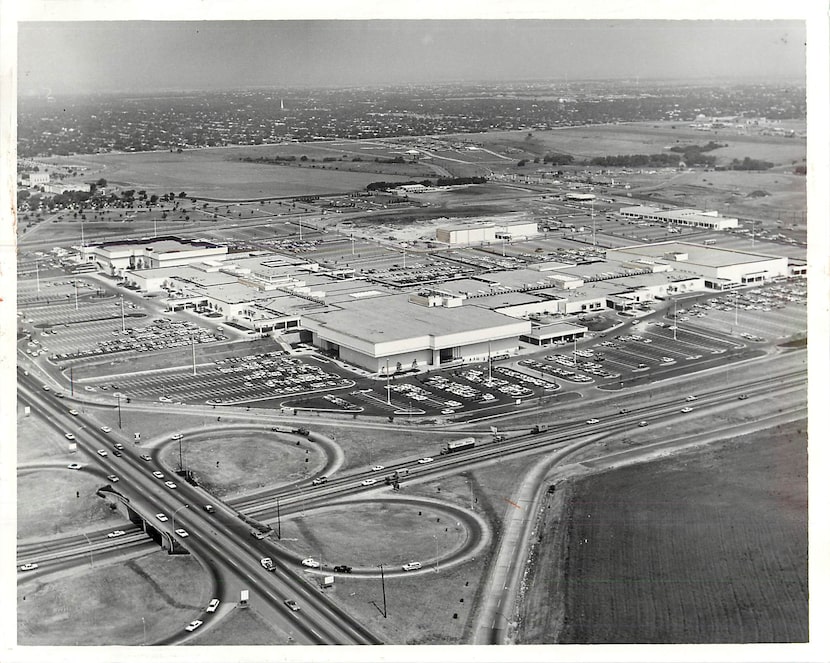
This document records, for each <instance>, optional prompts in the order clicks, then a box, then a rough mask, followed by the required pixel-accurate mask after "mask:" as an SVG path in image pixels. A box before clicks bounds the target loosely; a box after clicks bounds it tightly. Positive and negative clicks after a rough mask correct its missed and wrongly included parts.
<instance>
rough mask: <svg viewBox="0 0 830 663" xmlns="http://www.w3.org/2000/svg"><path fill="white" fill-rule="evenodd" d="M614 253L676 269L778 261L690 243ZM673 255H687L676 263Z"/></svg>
mask: <svg viewBox="0 0 830 663" xmlns="http://www.w3.org/2000/svg"><path fill="white" fill-rule="evenodd" d="M614 251H619V252H625V253H628V254H632V255H638V256H644V257H648V258H654V259H658V260H663V261H665V262H668V263H669V264H671V265H673V266H674V267H675V269H683V264H684V263H687V264H692V265H703V266H705V267H728V266H730V265H745V264H750V263H753V262H764V261H767V260H776V259H778V258H777V256H770V255H763V254H759V253H749V252H747V251H738V250H736V249H724V248H718V247H716V246H703V245H702V244H691V243H688V242H661V243H659V244H642V245H638V246H623V247H619V248H618V249H611V250H609V253H613V252H614ZM672 254H685V255H687V256H688V258H687V259H686V260H679V261H675V260H673V259H672V257H671V256H672Z"/></svg>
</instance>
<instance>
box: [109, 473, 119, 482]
mask: <svg viewBox="0 0 830 663" xmlns="http://www.w3.org/2000/svg"><path fill="white" fill-rule="evenodd" d="M107 479H108V480H109V481H111V482H112V483H116V482H117V481H118V477H117V476H115V475H114V474H108V475H107Z"/></svg>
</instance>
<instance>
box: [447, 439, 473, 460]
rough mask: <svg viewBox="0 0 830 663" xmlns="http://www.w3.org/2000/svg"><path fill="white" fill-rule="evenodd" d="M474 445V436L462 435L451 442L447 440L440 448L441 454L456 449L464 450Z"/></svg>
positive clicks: (449, 452) (453, 451) (452, 451)
mask: <svg viewBox="0 0 830 663" xmlns="http://www.w3.org/2000/svg"><path fill="white" fill-rule="evenodd" d="M475 445H476V439H475V438H474V437H464V438H461V439H460V440H454V441H453V442H447V444H446V446H445V447H444V448H443V449H441V452H440V453H441V455H442V456H444V455H446V454H451V453H455V452H456V451H464V450H466V449H472V448H473V447H474V446H475Z"/></svg>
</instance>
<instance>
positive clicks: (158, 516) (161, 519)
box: [156, 513, 167, 523]
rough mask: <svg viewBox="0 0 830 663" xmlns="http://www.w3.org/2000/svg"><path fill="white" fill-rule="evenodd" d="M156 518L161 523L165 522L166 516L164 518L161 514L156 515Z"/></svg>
mask: <svg viewBox="0 0 830 663" xmlns="http://www.w3.org/2000/svg"><path fill="white" fill-rule="evenodd" d="M156 518H157V519H158V520H160V521H161V522H163V523H166V522H167V516H165V515H164V514H163V513H157V514H156Z"/></svg>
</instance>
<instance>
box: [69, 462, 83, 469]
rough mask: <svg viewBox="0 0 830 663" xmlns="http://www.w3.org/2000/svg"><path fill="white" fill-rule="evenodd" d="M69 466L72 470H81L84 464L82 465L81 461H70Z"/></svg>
mask: <svg viewBox="0 0 830 663" xmlns="http://www.w3.org/2000/svg"><path fill="white" fill-rule="evenodd" d="M67 467H68V468H69V469H70V470H80V469H81V468H82V467H83V465H81V464H80V463H69V465H67Z"/></svg>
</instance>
